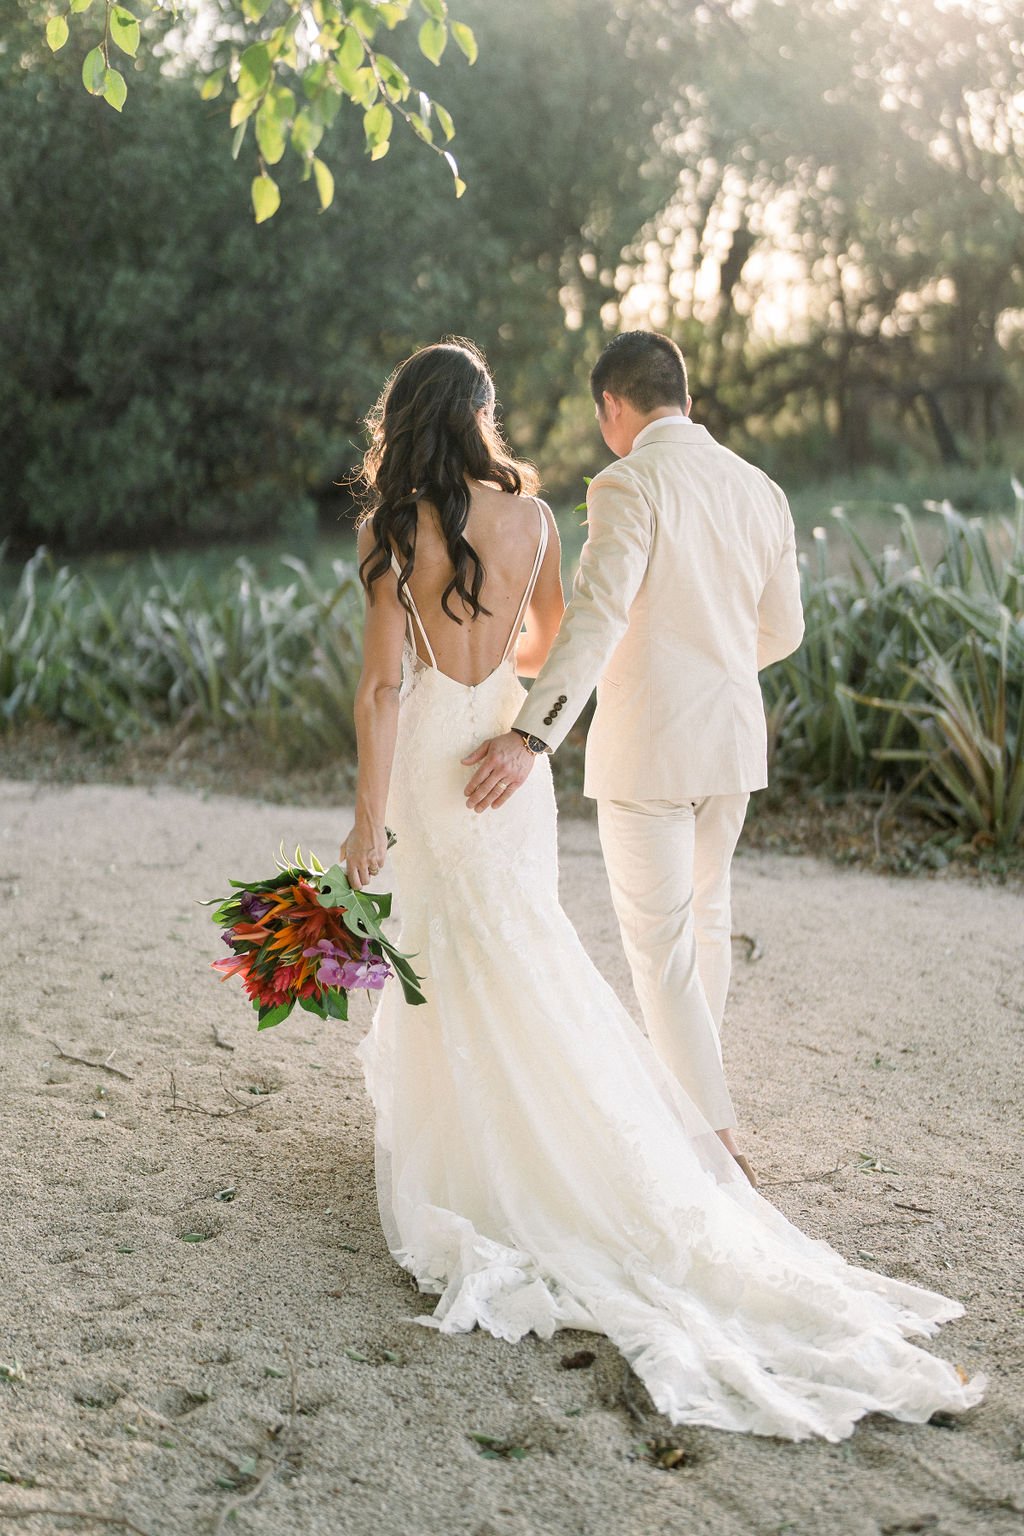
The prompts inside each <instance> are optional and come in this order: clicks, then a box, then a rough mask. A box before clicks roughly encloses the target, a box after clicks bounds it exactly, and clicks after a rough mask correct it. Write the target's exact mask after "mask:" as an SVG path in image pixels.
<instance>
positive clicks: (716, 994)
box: [597, 794, 750, 1131]
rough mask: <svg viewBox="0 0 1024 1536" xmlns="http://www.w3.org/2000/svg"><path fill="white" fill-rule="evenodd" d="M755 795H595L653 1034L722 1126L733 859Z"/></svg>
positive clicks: (714, 1123) (727, 1115)
mask: <svg viewBox="0 0 1024 1536" xmlns="http://www.w3.org/2000/svg"><path fill="white" fill-rule="evenodd" d="M749 799H750V796H749V795H748V794H741V795H707V796H705V797H704V798H703V799H701V800H680V801H671V800H598V802H597V817H598V827H599V830H600V835H601V848H602V851H603V853H604V860H605V865H606V866H607V869H608V879H609V883H610V885H611V891H612V901H613V902H614V904H615V912H616V915H617V917H618V919H619V927H620V929H621V930H622V943H623V947H624V948H625V951H626V958H627V959H628V961H629V966H630V970H631V971H632V973H633V985H634V987H635V988H636V995H637V1000H638V1002H639V1004H640V1008H641V1011H642V1013H643V1017H644V1023H645V1025H646V1026H647V1034H648V1038H649V1039H650V1042H651V1044H652V1045H653V1047H654V1049H655V1050H656V1051H657V1053H658V1055H659V1056H660V1057H661V1059H662V1061H664V1062H665V1064H666V1066H668V1067H669V1068H670V1069H671V1071H672V1072H674V1073H675V1075H676V1077H677V1078H678V1079H679V1081H680V1082H681V1083H682V1085H683V1087H684V1088H685V1089H686V1091H687V1093H688V1094H689V1095H690V1097H691V1098H692V1099H693V1100H694V1102H695V1103H696V1104H697V1106H698V1108H699V1109H700V1110H701V1112H702V1114H703V1115H704V1116H705V1118H706V1119H707V1120H708V1122H709V1123H710V1125H711V1127H712V1129H713V1130H716V1131H718V1130H726V1129H729V1128H731V1127H733V1126H735V1125H736V1113H735V1110H734V1109H733V1105H732V1099H731V1098H730V1096H729V1090H728V1088H727V1087H726V1084H725V1072H724V1069H723V1063H722V1044H721V1039H720V1036H719V1031H720V1029H721V1025H722V1016H723V1014H724V1012H725V998H726V994H727V992H728V990H729V974H730V970H731V967H732V915H731V902H730V894H731V892H730V879H729V876H730V866H731V864H732V856H733V851H734V850H735V847H736V843H737V841H738V840H739V835H740V831H741V829H742V827H743V818H744V816H745V815H746V810H747V802H748V800H749Z"/></svg>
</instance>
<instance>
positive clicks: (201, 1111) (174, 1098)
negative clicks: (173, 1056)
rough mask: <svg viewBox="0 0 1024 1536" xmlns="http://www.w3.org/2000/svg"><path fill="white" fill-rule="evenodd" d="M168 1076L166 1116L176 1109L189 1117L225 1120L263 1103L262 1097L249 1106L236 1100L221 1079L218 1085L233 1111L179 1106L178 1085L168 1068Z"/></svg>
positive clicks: (198, 1105) (192, 1105) (186, 1105)
mask: <svg viewBox="0 0 1024 1536" xmlns="http://www.w3.org/2000/svg"><path fill="white" fill-rule="evenodd" d="M218 1075H219V1074H218ZM168 1076H169V1077H170V1079H171V1102H170V1103H169V1104H167V1105H165V1109H166V1111H167V1113H168V1114H170V1113H171V1112H172V1111H173V1110H176V1109H178V1110H183V1111H184V1112H185V1113H186V1114H189V1115H211V1116H212V1117H213V1119H214V1120H226V1119H227V1117H228V1116H229V1115H241V1114H247V1113H248V1112H249V1110H251V1109H257V1108H258V1107H259V1105H260V1104H262V1103H264V1102H265V1100H264V1099H263V1098H262V1097H257V1098H254V1099H253V1101H252V1103H251V1104H247V1103H246V1102H245V1100H244V1099H239V1098H237V1097H236V1095H235V1094H233V1093H232V1092H231V1089H230V1088H228V1087H227V1086H226V1085H225V1083H224V1079H223V1077H221V1080H220V1085H221V1087H222V1088H223V1089H224V1092H225V1093H226V1094H227V1096H228V1098H229V1099H230V1100H231V1101H232V1103H233V1104H234V1105H235V1106H236V1108H235V1109H205V1108H204V1107H203V1105H202V1104H184V1103H182V1104H179V1103H178V1085H177V1083H176V1082H175V1080H174V1073H173V1072H172V1071H171V1070H170V1069H169V1068H168Z"/></svg>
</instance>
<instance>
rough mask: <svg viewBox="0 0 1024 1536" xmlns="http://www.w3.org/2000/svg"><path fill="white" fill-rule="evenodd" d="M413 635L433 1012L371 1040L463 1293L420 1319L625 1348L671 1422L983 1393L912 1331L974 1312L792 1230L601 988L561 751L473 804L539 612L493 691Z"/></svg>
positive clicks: (446, 1326)
mask: <svg viewBox="0 0 1024 1536" xmlns="http://www.w3.org/2000/svg"><path fill="white" fill-rule="evenodd" d="M541 527H542V533H541V545H540V548H539V549H538V556H537V560H536V562H535V565H534V573H533V576H532V577H531V581H530V587H529V588H528V591H527V595H526V597H525V598H524V603H523V607H522V609H521V610H520V614H521V615H522V613H523V612H525V607H526V601H527V599H528V597H529V595H530V592H531V591H532V585H533V582H534V580H535V579H536V573H537V571H538V570H539V567H540V560H541V557H542V554H543V542H544V537H545V531H546V524H545V522H544V519H543V516H542V518H541ZM410 595H411V594H410ZM416 618H417V623H418V624H419V627H420V631H421V634H422V636H423V643H424V648H425V650H426V653H427V655H428V656H429V657H430V662H429V663H428V662H425V661H424V660H423V659H421V657H420V656H419V655H417V653H416V650H415V648H414V646H413V644H412V641H411V640H410V639H407V641H406V649H405V654H404V667H403V672H404V677H403V684H402V692H401V706H400V711H399V726H398V738H397V748H396V752H395V759H394V769H393V774H392V781H391V789H390V796H389V802H388V823H389V825H390V826H391V827H392V828H393V829H394V831H395V832H396V834H397V839H398V840H397V843H396V846H395V848H394V851H393V854H392V855H391V871H392V872H393V873H392V878H391V881H390V883H391V886H392V888H393V890H394V891H395V893H396V906H397V910H398V913H399V916H400V920H401V931H400V935H399V936H398V942H399V947H400V948H401V949H403V950H407V951H415V952H416V955H417V958H416V960H415V961H414V964H415V967H416V969H417V971H418V972H420V973H421V974H422V975H423V977H424V978H425V980H424V983H423V985H424V990H425V992H426V995H427V1002H426V1004H425V1005H420V1006H418V1007H411V1006H409V1005H408V1004H406V1003H405V1001H404V999H403V997H402V993H401V989H400V987H399V986H398V985H397V984H396V983H394V982H392V983H390V984H389V985H388V986H387V987H386V988H385V990H384V992H383V994H382V997H381V1001H380V1003H379V1005H378V1007H377V1011H376V1013H375V1016H374V1019H373V1024H372V1027H371V1029H370V1031H369V1033H368V1034H367V1035H366V1037H365V1038H364V1040H363V1041H362V1042H361V1044H360V1046H359V1047H358V1054H359V1057H360V1061H361V1063H362V1066H363V1070H364V1073H365V1077H366V1083H367V1087H368V1090H369V1093H370V1096H371V1098H372V1100H373V1104H374V1108H375V1111H376V1170H377V1186H378V1201H379V1207H380V1215H381V1222H382V1225H383V1229H384V1234H385V1237H386V1240H387V1243H388V1247H389V1249H390V1251H391V1253H392V1255H393V1256H394V1258H395V1259H396V1260H397V1262H398V1263H399V1264H401V1265H402V1266H403V1267H404V1268H405V1269H407V1270H408V1271H409V1272H410V1273H411V1274H412V1275H413V1276H415V1278H416V1280H417V1282H418V1284H419V1288H420V1290H421V1291H423V1292H426V1293H430V1294H432V1295H437V1296H439V1297H440V1300H439V1301H438V1303H437V1305H436V1308H435V1310H434V1312H433V1314H432V1315H428V1316H419V1317H416V1318H415V1319H410V1320H413V1321H415V1322H417V1323H422V1324H424V1325H425V1326H427V1327H432V1328H438V1329H440V1330H442V1331H443V1332H449V1333H451V1332H462V1331H466V1330H469V1329H472V1328H473V1327H475V1326H479V1327H481V1328H486V1329H487V1330H488V1331H489V1332H491V1333H492V1334H494V1335H496V1336H497V1337H498V1338H501V1339H507V1340H509V1341H513V1342H514V1341H515V1340H518V1339H521V1338H522V1337H523V1335H524V1334H526V1333H527V1332H529V1331H530V1330H533V1331H534V1332H535V1333H536V1334H538V1335H539V1336H540V1337H541V1338H544V1339H547V1338H550V1337H551V1335H552V1333H553V1331H554V1330H555V1329H556V1328H580V1329H588V1330H591V1331H594V1332H598V1333H603V1334H606V1335H607V1336H608V1338H609V1339H611V1340H612V1341H613V1342H614V1343H615V1344H616V1346H617V1347H618V1348H619V1350H620V1351H621V1352H622V1354H623V1355H624V1356H625V1358H626V1359H627V1360H628V1361H629V1363H630V1365H631V1366H632V1368H633V1370H634V1371H635V1372H636V1374H637V1375H638V1376H639V1377H640V1378H641V1380H642V1381H643V1382H644V1384H645V1385H646V1387H647V1389H648V1391H649V1392H650V1395H651V1397H652V1399H653V1401H654V1403H655V1405H656V1406H657V1407H658V1408H659V1409H660V1410H661V1411H662V1412H663V1413H664V1414H666V1415H667V1416H668V1417H669V1419H670V1420H671V1421H672V1422H673V1423H675V1424H706V1425H712V1426H715V1427H717V1428H719V1429H729V1430H746V1431H749V1432H753V1433H755V1434H762V1435H778V1436H783V1437H785V1438H786V1439H791V1440H801V1439H804V1438H806V1437H808V1436H811V1435H820V1436H823V1437H824V1438H825V1439H827V1440H839V1439H841V1438H843V1437H845V1436H847V1435H849V1434H850V1433H851V1431H852V1429H853V1425H854V1423H855V1421H856V1420H857V1419H858V1418H860V1417H861V1416H862V1415H863V1414H866V1413H871V1412H885V1413H889V1414H891V1415H893V1416H894V1417H896V1418H898V1419H904V1420H909V1421H911V1422H921V1421H924V1420H926V1419H927V1418H929V1416H930V1415H931V1414H932V1413H934V1412H935V1411H936V1410H938V1409H942V1410H945V1411H947V1412H953V1413H956V1412H960V1411H962V1410H964V1409H966V1408H968V1407H970V1406H971V1405H972V1404H974V1403H976V1402H978V1401H979V1400H980V1399H981V1397H982V1395H983V1392H984V1389H985V1386H986V1382H985V1378H984V1377H982V1376H980V1375H976V1376H974V1377H972V1378H971V1379H968V1378H967V1376H966V1373H964V1372H963V1371H961V1370H959V1369H958V1368H957V1367H956V1366H954V1365H952V1364H950V1363H948V1362H947V1361H945V1360H942V1359H939V1358H937V1357H936V1356H934V1355H932V1354H930V1353H929V1352H928V1351H926V1350H924V1349H921V1348H919V1347H918V1346H916V1345H914V1344H911V1343H909V1342H907V1337H906V1336H907V1335H918V1336H929V1335H931V1334H934V1333H935V1332H936V1330H937V1329H938V1327H939V1325H940V1324H941V1323H943V1322H945V1321H947V1320H948V1319H950V1318H953V1317H957V1316H959V1315H960V1314H961V1313H962V1312H963V1310H964V1309H963V1307H962V1305H961V1304H960V1303H959V1302H958V1301H955V1300H952V1299H950V1298H948V1297H946V1296H943V1295H940V1294H939V1293H937V1292H935V1291H931V1290H926V1289H923V1288H921V1287H920V1286H916V1285H911V1284H907V1283H904V1282H902V1281H900V1280H895V1279H889V1278H887V1277H886V1276H884V1275H879V1274H876V1273H874V1272H873V1271H871V1270H867V1269H861V1268H858V1267H857V1266H856V1265H852V1264H848V1263H847V1262H846V1261H845V1260H844V1259H843V1258H842V1257H841V1255H840V1254H839V1253H837V1252H836V1251H835V1250H834V1249H833V1248H832V1247H830V1246H829V1244H828V1243H826V1242H823V1241H819V1240H816V1239H812V1238H809V1237H807V1236H805V1235H804V1233H802V1232H801V1231H800V1230H799V1229H798V1228H797V1227H795V1226H793V1225H792V1223H791V1222H789V1221H788V1220H786V1218H785V1217H784V1216H783V1215H782V1214H781V1213H780V1212H779V1211H778V1210H777V1209H776V1208H775V1207H774V1206H773V1205H771V1204H770V1203H769V1202H768V1201H767V1200H766V1199H764V1198H763V1196H761V1195H760V1194H758V1192H757V1191H756V1190H755V1189H753V1188H752V1187H751V1186H750V1185H749V1184H748V1183H747V1180H746V1179H745V1178H744V1176H743V1174H742V1173H741V1172H740V1170H739V1168H738V1165H737V1164H736V1162H735V1160H734V1159H733V1158H732V1156H731V1155H730V1154H729V1153H728V1152H727V1151H726V1150H725V1148H724V1146H723V1144H722V1142H721V1140H720V1138H719V1137H718V1136H717V1135H716V1134H715V1132H714V1131H713V1130H712V1129H711V1128H710V1126H709V1125H708V1123H707V1122H706V1121H705V1120H704V1119H703V1117H702V1115H701V1113H700V1111H699V1110H698V1109H697V1108H696V1106H695V1105H694V1104H693V1102H692V1101H691V1100H690V1099H689V1097H688V1096H687V1095H686V1093H685V1092H684V1091H683V1089H682V1088H681V1087H680V1085H679V1084H678V1082H677V1080H676V1079H675V1077H674V1076H673V1075H672V1074H671V1073H670V1072H669V1071H668V1069H667V1068H666V1067H664V1066H663V1065H662V1063H661V1061H660V1059H659V1058H658V1057H657V1056H656V1055H655V1053H654V1050H653V1048H652V1047H651V1046H650V1045H649V1043H648V1041H647V1039H646V1037H645V1036H644V1035H643V1034H642V1033H641V1032H640V1030H639V1029H638V1028H637V1027H636V1026H635V1025H634V1023H633V1022H632V1020H631V1019H630V1017H629V1015H628V1014H627V1013H626V1011H625V1009H624V1008H623V1006H622V1004H621V1003H620V1002H619V1000H618V998H617V997H616V996H615V994H614V993H613V992H612V990H611V988H610V987H609V986H608V985H607V983H606V982H605V981H604V979H603V978H602V976H601V975H600V974H599V973H598V971H597V969H596V968H595V966H594V965H593V964H592V962H591V961H590V959H589V958H588V956H587V954H586V953H585V951H584V949H583V947H582V945H581V943H580V941H579V938H578V936H577V934H576V931H575V929H574V928H573V926H572V924H571V923H570V922H569V919H568V917H567V916H566V914H565V912H564V911H563V910H562V908H561V906H560V905H559V902H558V890H557V851H556V827H555V816H556V812H555V799H554V794H553V791H552V782H551V770H550V765H549V763H548V760H547V759H546V758H541V759H539V760H538V761H537V762H536V763H535V765H534V767H533V771H532V773H531V774H530V777H529V778H528V780H527V781H526V783H525V784H524V785H523V787H522V788H521V789H520V790H519V791H518V792H517V793H516V794H514V795H513V796H512V798H511V799H510V800H509V801H508V802H507V804H505V805H504V806H502V807H501V808H500V809H498V810H489V811H486V812H484V813H482V814H477V813H473V812H470V811H469V810H468V809H467V806H466V802H465V798H464V790H465V784H466V782H467V778H468V776H469V770H467V769H466V768H464V767H463V766H462V764H461V763H460V758H462V757H465V756H466V755H468V754H469V753H470V752H471V751H473V750H474V749H475V748H476V747H478V746H479V745H480V744H481V743H482V742H484V741H485V740H487V739H488V738H489V737H491V736H495V735H498V734H500V733H501V732H503V731H505V730H507V729H508V727H509V724H510V722H511V721H512V720H513V719H514V717H515V715H516V713H517V711H518V710H519V708H520V705H521V703H522V701H523V698H524V696H525V689H524V688H523V686H522V684H521V683H520V682H519V680H518V678H517V677H516V674H515V671H514V660H513V656H512V651H513V648H514V642H515V640H516V639H517V638H518V634H519V630H520V627H521V616H520V618H519V619H517V621H516V624H515V625H514V627H513V632H512V637H511V638H510V641H509V647H508V649H507V651H506V656H505V659H504V660H502V662H501V663H500V664H499V665H498V666H497V667H496V668H495V670H494V671H493V672H492V673H491V674H490V675H489V676H488V677H486V678H485V679H484V680H483V681H482V682H481V683H479V684H477V685H476V686H473V687H471V686H467V685H464V684H462V683H459V682H457V681H456V680H455V679H453V678H451V677H449V676H447V675H446V674H445V673H443V672H441V671H439V670H438V669H437V666H436V664H435V662H434V655H433V651H432V650H431V648H430V642H429V640H428V639H427V636H426V630H425V629H424V628H423V626H422V622H421V621H420V619H419V615H418V614H417V615H416Z"/></svg>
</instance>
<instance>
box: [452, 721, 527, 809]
mask: <svg viewBox="0 0 1024 1536" xmlns="http://www.w3.org/2000/svg"><path fill="white" fill-rule="evenodd" d="M462 762H463V764H464V765H465V766H466V767H467V768H468V767H471V766H473V765H477V770H476V773H474V775H473V777H472V778H471V779H470V781H469V783H468V784H467V785H466V805H467V808H468V809H469V810H471V811H487V810H495V809H496V808H497V807H498V806H499V805H504V804H505V801H506V800H510V799H511V797H512V796H513V795H514V794H515V792H516V790H517V789H518V788H519V786H520V784H525V782H526V780H527V779H528V778H529V776H530V769H531V768H532V767H533V753H532V752H530V751H528V749H527V748H526V746H525V745H524V744H523V738H522V737H521V736H519V735H517V734H516V732H515V731H506V732H505V734H504V736H494V737H492V739H491V740H490V741H485V742H484V744H483V746H482V747H477V749H476V751H475V752H471V753H470V754H469V756H468V757H464V758H463V759H462Z"/></svg>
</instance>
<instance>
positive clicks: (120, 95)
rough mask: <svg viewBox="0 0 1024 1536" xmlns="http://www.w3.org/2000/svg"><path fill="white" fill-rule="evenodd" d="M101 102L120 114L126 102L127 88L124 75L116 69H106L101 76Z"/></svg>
mask: <svg viewBox="0 0 1024 1536" xmlns="http://www.w3.org/2000/svg"><path fill="white" fill-rule="evenodd" d="M103 100H104V101H105V102H107V103H108V104H109V105H110V106H112V107H113V109H114V111H115V112H120V110H121V108H122V107H123V106H124V104H125V102H126V101H127V100H128V87H127V85H126V84H125V78H124V75H122V74H121V73H120V72H119V71H118V70H116V69H108V70H106V71H105V72H104V76H103Z"/></svg>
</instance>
